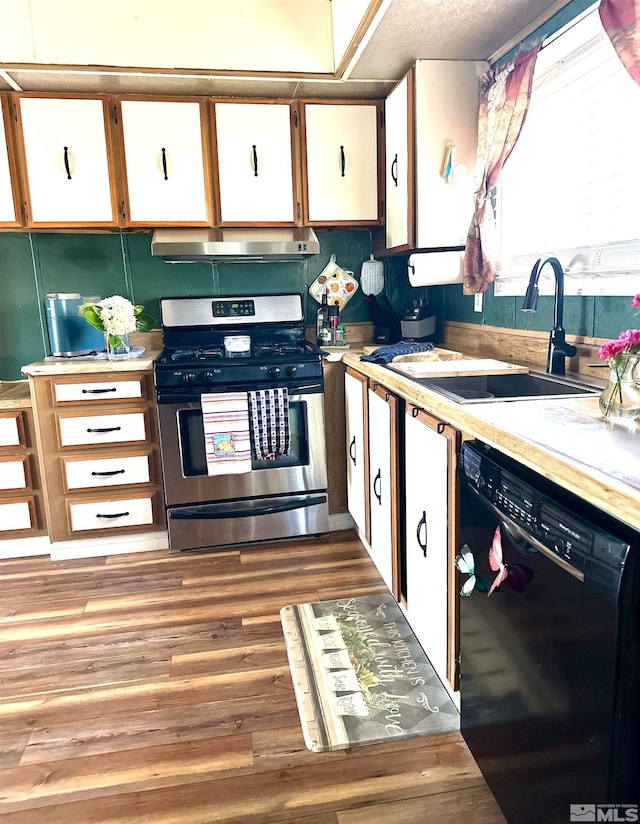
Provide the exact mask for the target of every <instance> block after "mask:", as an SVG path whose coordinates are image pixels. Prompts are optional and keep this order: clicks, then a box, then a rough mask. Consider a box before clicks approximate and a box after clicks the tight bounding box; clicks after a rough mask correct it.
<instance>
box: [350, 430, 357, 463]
mask: <svg viewBox="0 0 640 824" xmlns="http://www.w3.org/2000/svg"><path fill="white" fill-rule="evenodd" d="M349 457H350V458H351V460H352V461H353V465H354V466H355V465H356V436H355V435H354V436H353V440H352V441H351V443H350V444H349Z"/></svg>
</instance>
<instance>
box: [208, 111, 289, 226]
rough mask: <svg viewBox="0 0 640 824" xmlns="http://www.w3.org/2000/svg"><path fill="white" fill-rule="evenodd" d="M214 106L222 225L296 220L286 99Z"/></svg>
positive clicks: (275, 222) (277, 223)
mask: <svg viewBox="0 0 640 824" xmlns="http://www.w3.org/2000/svg"><path fill="white" fill-rule="evenodd" d="M212 107H213V123H214V129H213V131H214V135H215V146H216V149H215V151H216V155H215V156H216V164H215V169H216V172H215V174H216V178H217V181H218V194H219V207H218V208H219V222H220V224H221V225H223V226H234V225H245V224H257V225H263V226H264V225H280V226H292V225H295V224H296V222H297V218H298V204H297V192H296V178H295V175H294V168H295V164H294V143H293V134H294V131H293V126H292V111H291V106H290V104H289V103H287V102H282V101H277V100H273V101H264V100H263V101H261V102H245V101H236V102H232V101H224V102H220V101H216V102H213V103H212Z"/></svg>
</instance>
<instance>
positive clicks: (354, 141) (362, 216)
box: [301, 100, 381, 225]
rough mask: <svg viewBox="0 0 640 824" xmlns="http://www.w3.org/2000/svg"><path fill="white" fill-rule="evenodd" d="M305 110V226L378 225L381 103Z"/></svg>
mask: <svg viewBox="0 0 640 824" xmlns="http://www.w3.org/2000/svg"><path fill="white" fill-rule="evenodd" d="M301 112H302V139H303V163H302V170H303V180H304V188H305V197H304V219H305V223H307V224H312V225H340V224H345V225H376V224H378V223H379V222H380V218H381V202H380V185H379V165H378V159H379V151H378V149H379V144H380V143H381V139H380V133H381V104H380V103H378V102H377V101H372V100H367V101H348V102H347V101H335V102H327V103H325V102H320V101H318V102H305V103H303V104H302V109H301Z"/></svg>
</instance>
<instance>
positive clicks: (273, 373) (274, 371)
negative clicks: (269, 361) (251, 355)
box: [268, 366, 280, 378]
mask: <svg viewBox="0 0 640 824" xmlns="http://www.w3.org/2000/svg"><path fill="white" fill-rule="evenodd" d="M268 374H269V376H270V377H272V378H277V377H278V376H279V375H280V367H279V366H270V367H269V370H268Z"/></svg>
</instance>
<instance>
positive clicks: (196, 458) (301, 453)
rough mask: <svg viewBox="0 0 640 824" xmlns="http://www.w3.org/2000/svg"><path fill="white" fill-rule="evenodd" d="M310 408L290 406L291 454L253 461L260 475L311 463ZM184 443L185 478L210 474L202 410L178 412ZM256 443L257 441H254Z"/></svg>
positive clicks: (303, 405) (295, 402) (252, 465)
mask: <svg viewBox="0 0 640 824" xmlns="http://www.w3.org/2000/svg"><path fill="white" fill-rule="evenodd" d="M306 410H307V406H306V404H305V403H304V401H291V402H290V403H289V432H290V435H291V453H290V454H289V455H284V456H280V457H278V458H276V459H275V460H273V461H256V460H252V461H251V468H252V470H255V471H256V472H259V471H261V470H263V469H277V468H279V467H288V466H306V465H307V464H308V463H309V439H308V434H307V433H308V426H307V414H306ZM178 425H179V427H180V441H181V444H182V456H181V458H182V471H183V474H184V475H185V477H189V476H193V475H207V474H208V473H207V459H206V456H205V451H204V429H203V425H202V412H201V411H200V410H199V409H181V410H180V411H179V412H178ZM252 441H253V439H252Z"/></svg>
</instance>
